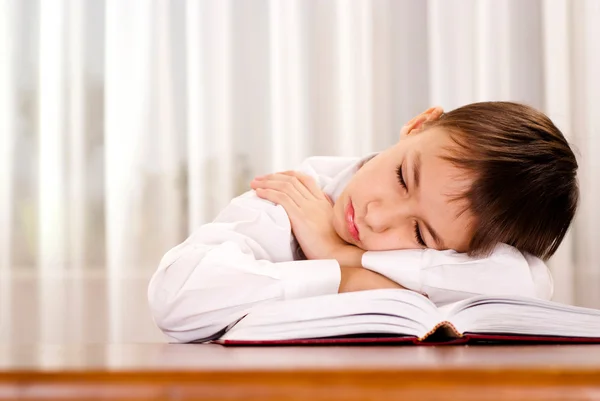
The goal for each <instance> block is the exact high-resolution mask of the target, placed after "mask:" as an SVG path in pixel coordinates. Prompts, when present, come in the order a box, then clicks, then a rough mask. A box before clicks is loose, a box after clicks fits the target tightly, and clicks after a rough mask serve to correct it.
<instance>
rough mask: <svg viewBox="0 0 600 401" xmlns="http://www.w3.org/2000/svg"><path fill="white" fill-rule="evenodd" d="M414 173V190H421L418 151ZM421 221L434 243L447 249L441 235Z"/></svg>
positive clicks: (419, 155)
mask: <svg viewBox="0 0 600 401" xmlns="http://www.w3.org/2000/svg"><path fill="white" fill-rule="evenodd" d="M412 171H413V183H414V189H415V190H417V189H419V184H420V183H421V182H420V181H421V153H420V152H418V151H417V152H415V156H414V161H413V169H412ZM421 221H422V222H423V225H424V226H425V228H426V229H427V231H429V235H431V238H433V241H434V242H435V243H436V244H437V246H438V247H440V248H441V249H446V246H445V245H444V241H442V239H441V237H440V235H439V234H438V233H437V232H436V231H435V230H434V229H433V228H432V227H431V226H430V225H429V223H427V222H426V221H425V220H421Z"/></svg>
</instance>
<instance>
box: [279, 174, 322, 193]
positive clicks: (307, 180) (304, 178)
mask: <svg viewBox="0 0 600 401" xmlns="http://www.w3.org/2000/svg"><path fill="white" fill-rule="evenodd" d="M281 174H284V175H287V176H290V177H296V179H298V180H299V181H300V182H301V183H302V185H304V186H305V187H306V188H307V189H308V190H309V191H310V193H311V194H312V195H313V196H314V197H315V198H317V199H325V193H324V192H323V190H322V189H321V187H319V185H318V184H317V182H316V181H315V179H314V178H312V177H311V176H309V175H306V174H303V173H301V172H299V171H293V170H290V171H283V172H282V173H281Z"/></svg>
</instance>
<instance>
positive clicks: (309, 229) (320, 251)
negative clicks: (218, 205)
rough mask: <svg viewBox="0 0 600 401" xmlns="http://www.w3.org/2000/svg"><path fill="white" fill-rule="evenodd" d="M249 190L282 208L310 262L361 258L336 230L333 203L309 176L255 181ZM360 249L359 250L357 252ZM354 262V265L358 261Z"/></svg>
mask: <svg viewBox="0 0 600 401" xmlns="http://www.w3.org/2000/svg"><path fill="white" fill-rule="evenodd" d="M250 186H251V187H252V188H253V189H254V190H256V195H257V196H258V197H259V198H262V199H266V200H269V201H271V202H273V203H275V204H277V205H281V206H283V208H284V209H285V211H286V213H287V215H288V217H289V219H290V223H291V226H292V232H293V233H294V236H295V237H296V240H297V241H298V243H299V244H300V247H301V248H302V251H303V252H304V255H305V256H306V257H307V259H337V257H340V258H342V257H343V258H345V259H348V257H349V256H353V257H354V258H355V259H356V258H358V261H357V262H358V264H355V265H358V266H360V258H361V257H362V253H361V254H360V256H359V255H358V254H357V253H351V252H348V250H349V248H347V247H353V248H356V247H354V246H352V245H350V244H348V243H347V242H345V241H344V240H342V239H341V238H340V237H339V236H338V235H337V233H336V232H335V230H334V228H333V221H332V220H333V202H332V201H331V199H330V198H329V197H328V196H327V195H326V194H325V193H324V192H323V191H322V190H321V188H319V186H318V185H317V183H316V182H315V181H314V180H313V179H312V178H311V177H309V176H307V175H305V174H301V173H298V172H296V171H286V172H283V173H276V174H269V175H266V176H263V177H257V178H255V179H254V180H253V181H252V183H251V184H250ZM356 249H358V248H356ZM355 259H354V262H356V260H355Z"/></svg>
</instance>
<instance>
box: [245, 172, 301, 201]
mask: <svg viewBox="0 0 600 401" xmlns="http://www.w3.org/2000/svg"><path fill="white" fill-rule="evenodd" d="M277 176H281V175H280V174H271V175H270V176H268V177H266V178H263V179H261V180H254V181H252V182H251V183H250V187H251V188H252V189H258V188H261V189H272V190H275V191H279V192H282V193H285V194H286V195H288V196H289V197H290V198H291V199H292V200H293V201H294V202H295V203H296V204H297V205H298V206H301V205H302V204H303V203H304V202H305V201H306V200H307V199H309V198H312V196H311V194H310V192H309V191H308V189H306V188H304V186H303V185H302V183H300V182H299V181H298V180H296V181H298V182H296V183H294V182H293V181H292V180H288V179H287V178H289V177H286V178H285V179H282V178H281V177H277Z"/></svg>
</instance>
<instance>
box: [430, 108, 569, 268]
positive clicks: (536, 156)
mask: <svg viewBox="0 0 600 401" xmlns="http://www.w3.org/2000/svg"><path fill="white" fill-rule="evenodd" d="M430 127H442V128H445V129H446V130H448V131H449V132H450V135H452V138H453V140H454V142H456V144H458V146H455V147H453V148H452V151H451V153H450V156H447V157H446V159H447V160H449V161H451V162H452V163H454V164H455V165H457V166H458V167H460V168H463V169H466V171H467V172H468V173H469V174H471V173H472V174H473V175H472V176H473V177H474V181H473V184H472V185H471V186H470V188H469V189H467V190H466V192H465V193H463V194H460V196H459V197H458V198H460V199H464V200H466V201H467V208H468V210H469V211H470V212H471V213H473V215H474V217H475V226H474V227H473V229H474V230H473V238H472V240H471V242H470V245H469V251H470V253H471V254H476V255H477V254H486V253H488V252H489V251H491V250H492V249H493V247H494V246H495V245H496V244H497V243H498V242H503V243H506V244H509V245H512V246H514V247H516V248H517V249H519V250H520V251H523V252H528V253H531V254H533V255H536V256H538V257H540V258H542V259H547V258H549V257H550V256H552V254H554V252H556V249H557V248H558V246H559V245H560V243H561V241H562V240H563V238H564V236H565V234H566V233H567V230H568V228H569V225H570V224H571V221H572V220H573V216H574V215H575V211H576V209H577V203H578V199H579V188H578V184H577V177H576V173H577V160H576V159H575V155H574V154H573V151H572V150H571V148H570V147H569V144H568V143H567V141H566V139H565V137H564V136H563V134H562V133H561V132H560V130H559V129H558V128H557V127H556V126H555V125H554V124H553V123H552V121H551V120H550V119H549V118H548V117H547V116H546V115H544V114H543V113H542V112H540V111H538V110H535V109H534V108H532V107H529V106H525V105H522V104H518V103H511V102H482V103H473V104H469V105H467V106H464V107H460V108H458V109H455V110H452V111H450V112H449V113H446V114H443V115H442V116H441V117H440V119H439V120H437V121H434V122H432V123H430V124H429V126H428V127H427V128H430Z"/></svg>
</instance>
